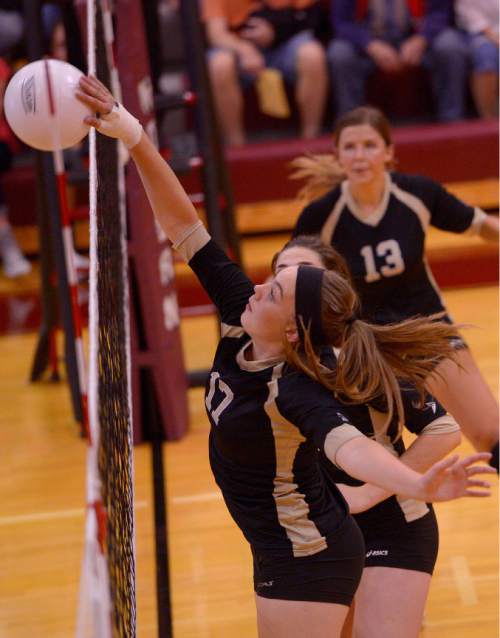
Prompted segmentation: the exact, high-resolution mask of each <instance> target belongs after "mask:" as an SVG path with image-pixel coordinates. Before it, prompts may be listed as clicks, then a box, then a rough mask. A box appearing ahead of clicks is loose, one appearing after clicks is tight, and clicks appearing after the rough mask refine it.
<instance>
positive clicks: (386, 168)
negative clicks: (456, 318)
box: [294, 107, 499, 471]
mask: <svg viewBox="0 0 500 638" xmlns="http://www.w3.org/2000/svg"><path fill="white" fill-rule="evenodd" d="M333 136H334V154H333V155H330V156H316V157H314V156H313V157H309V158H307V157H306V158H299V160H296V162H295V164H296V166H297V167H298V169H299V170H298V171H297V173H296V176H297V177H302V178H308V179H309V181H308V183H307V184H306V187H305V189H303V191H302V192H303V193H305V195H306V196H309V197H311V196H313V197H318V194H319V193H325V192H326V191H327V192H326V194H323V195H322V196H321V197H319V198H317V199H315V200H314V201H312V202H311V203H310V204H309V205H308V206H307V207H306V208H305V209H304V210H303V211H302V213H301V215H300V217H299V219H298V221H297V224H296V226H295V229H294V235H303V234H313V235H314V234H319V235H320V236H321V238H322V239H323V241H324V242H325V243H328V244H332V246H334V248H336V249H337V250H338V251H339V253H340V254H341V255H342V256H343V257H344V258H345V260H346V262H347V265H348V267H349V270H350V271H351V274H352V277H353V280H354V285H355V288H356V290H357V292H358V294H359V296H360V299H361V314H362V317H363V318H366V319H368V320H369V321H373V322H375V323H380V324H387V323H391V322H394V321H401V320H404V319H407V318H409V317H413V316H417V315H421V316H422V315H423V316H429V315H433V314H435V313H440V312H444V311H445V310H446V308H445V306H444V302H443V299H442V298H441V294H440V291H439V289H438V287H437V285H436V282H435V281H434V278H433V276H432V273H431V271H430V270H429V267H428V264H427V261H426V259H425V254H424V245H425V237H426V232H427V228H428V226H429V225H432V226H435V227H436V228H440V229H442V230H447V231H450V232H455V233H465V232H468V233H476V234H478V235H479V236H480V237H482V238H483V239H485V240H488V241H496V242H498V237H499V222H498V217H496V216H493V215H487V214H486V213H485V212H483V211H481V210H480V209H478V208H472V207H470V206H467V205H466V204H464V203H463V202H461V201H460V200H458V199H457V198H456V197H454V196H452V195H451V194H450V193H448V192H447V191H446V190H445V189H444V188H443V187H442V186H441V185H440V184H438V183H437V182H435V181H433V180H431V179H428V178H426V177H421V176H416V175H406V174H403V173H398V172H392V171H391V170H390V168H391V166H392V164H393V160H394V149H393V145H392V141H391V131H390V127H389V123H388V121H387V119H386V118H385V117H384V115H383V114H382V113H381V112H380V111H379V110H378V109H375V108H372V107H359V108H357V109H354V110H352V111H350V112H348V113H346V114H345V115H343V116H342V117H341V118H339V120H338V121H337V123H336V125H335V128H334V134H333ZM444 321H447V322H449V323H451V319H450V318H449V317H448V316H446V317H445V318H444ZM455 345H456V350H457V353H456V357H455V359H454V360H451V359H446V360H444V361H443V362H442V363H440V364H439V366H437V369H436V374H433V375H432V376H431V377H430V378H429V379H428V381H427V387H428V389H429V391H430V392H431V394H433V395H434V396H435V397H436V398H437V399H438V400H439V401H440V402H441V403H442V405H443V406H444V407H445V408H446V409H447V410H448V411H449V412H450V413H451V414H453V416H454V417H455V419H456V420H457V422H458V424H459V425H460V427H461V429H462V431H463V433H464V434H465V436H466V437H467V438H468V439H469V440H470V441H471V443H472V444H473V445H474V447H475V448H476V449H477V450H491V452H492V460H491V464H492V465H493V466H494V467H495V468H496V469H497V471H498V425H499V418H498V417H499V414H498V402H497V401H496V399H495V398H494V396H493V394H492V392H491V390H490V389H489V388H488V386H487V384H486V382H485V381H484V379H483V377H482V376H481V373H480V371H479V369H478V367H477V364H476V362H475V361H474V359H473V357H472V354H471V352H470V350H469V349H468V347H467V345H466V344H465V343H464V341H463V340H462V339H460V338H458V339H456V340H455Z"/></svg>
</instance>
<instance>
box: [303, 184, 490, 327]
mask: <svg viewBox="0 0 500 638" xmlns="http://www.w3.org/2000/svg"><path fill="white" fill-rule="evenodd" d="M483 214H484V213H482V211H479V209H474V208H471V207H470V206H467V205H465V204H464V203H463V202H461V201H460V200H458V199H457V198H456V197H454V196H453V195H451V194H450V193H448V192H447V191H446V190H445V189H444V188H443V187H442V186H441V185H440V184H438V183H437V182H434V181H433V180H431V179H428V178H426V177H421V176H416V175H404V174H401V173H391V174H387V178H386V187H385V192H384V196H383V199H382V202H381V204H380V206H379V208H378V210H376V211H374V212H373V213H372V215H370V217H369V218H362V217H361V216H360V215H359V213H358V212H357V206H356V202H355V201H354V200H353V198H352V196H351V194H350V191H349V188H348V184H347V182H343V183H341V184H340V185H339V186H337V187H336V188H335V189H333V190H332V191H330V192H329V193H327V194H326V195H325V196H323V197H322V198H320V199H317V200H315V201H313V202H312V203H311V204H309V205H308V206H307V207H306V208H305V209H304V210H303V211H302V214H301V215H300V217H299V219H298V222H297V225H296V226H295V229H294V233H293V234H294V236H297V235H304V234H305V235H308V234H309V235H310V234H320V235H321V238H322V239H323V241H324V242H325V243H328V244H332V246H333V247H334V248H336V249H337V250H338V251H339V252H340V253H341V254H342V255H343V257H344V258H345V259H346V261H347V264H348V266H349V269H350V271H351V273H352V276H353V281H354V284H355V287H356V289H357V291H358V294H359V296H360V299H361V304H362V316H363V317H364V318H367V319H370V320H372V321H375V322H379V323H387V322H390V321H397V320H401V319H405V318H408V317H412V316H415V315H430V314H433V313H437V312H442V311H443V310H444V309H445V308H444V305H443V301H442V299H441V296H440V293H439V289H438V287H437V285H436V283H435V281H434V278H433V276H432V273H431V271H430V269H429V267H428V264H427V261H426V258H425V254H424V247H425V236H426V230H427V227H428V226H429V224H430V225H432V226H435V227H436V228H440V229H441V230H447V231H451V232H454V233H463V232H465V231H467V230H468V229H469V228H471V226H472V225H473V222H475V220H477V219H478V218H479V217H480V216H481V215H483Z"/></svg>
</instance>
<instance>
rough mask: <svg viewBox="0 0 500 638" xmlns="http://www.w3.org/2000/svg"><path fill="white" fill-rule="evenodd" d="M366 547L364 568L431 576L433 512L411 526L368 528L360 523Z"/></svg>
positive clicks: (436, 536) (435, 535)
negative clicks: (419, 573)
mask: <svg viewBox="0 0 500 638" xmlns="http://www.w3.org/2000/svg"><path fill="white" fill-rule="evenodd" d="M355 518H356V520H358V522H359V523H360V527H361V529H362V531H363V536H364V539H365V545H366V557H365V567H394V568H399V569H410V570H413V571H417V572H425V573H427V574H432V572H433V570H434V565H435V564H436V559H437V554H438V548H439V530H438V524H437V521H436V515H435V514H434V510H433V509H432V507H430V506H429V512H427V514H425V515H424V516H422V518H418V519H417V520H415V521H412V522H411V523H408V522H406V521H395V520H394V518H392V526H391V525H390V522H389V521H390V520H391V519H389V520H388V521H387V523H388V524H383V525H379V526H376V525H370V524H369V523H368V522H366V524H365V523H364V522H363V521H361V520H359V515H357V516H355Z"/></svg>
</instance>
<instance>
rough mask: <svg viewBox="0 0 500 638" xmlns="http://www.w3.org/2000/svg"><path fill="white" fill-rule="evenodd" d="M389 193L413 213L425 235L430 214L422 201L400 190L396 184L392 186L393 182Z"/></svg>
mask: <svg viewBox="0 0 500 638" xmlns="http://www.w3.org/2000/svg"><path fill="white" fill-rule="evenodd" d="M391 192H392V194H393V195H394V197H396V198H397V199H399V201H400V202H403V204H405V205H406V206H407V207H408V208H409V209H410V210H411V211H413V212H414V213H415V215H416V216H417V217H418V219H419V220H420V224H421V226H422V230H423V231H424V233H425V232H426V231H427V228H428V227H429V224H430V223H431V213H430V211H429V209H428V208H427V206H426V205H425V204H424V203H423V201H422V200H421V199H419V198H418V197H416V196H415V195H412V194H411V193H408V192H407V191H404V190H402V189H401V188H400V187H399V186H398V185H397V184H394V182H393V183H392V185H391Z"/></svg>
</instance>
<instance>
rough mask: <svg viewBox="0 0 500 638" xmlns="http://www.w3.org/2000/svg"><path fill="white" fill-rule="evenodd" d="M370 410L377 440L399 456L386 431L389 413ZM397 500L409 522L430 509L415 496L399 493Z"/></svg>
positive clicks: (420, 516) (370, 408)
mask: <svg viewBox="0 0 500 638" xmlns="http://www.w3.org/2000/svg"><path fill="white" fill-rule="evenodd" d="M368 412H369V413H370V419H371V422H372V426H373V431H374V433H375V437H374V438H375V441H377V443H380V445H382V446H383V447H384V448H385V449H386V450H387V451H388V452H390V453H391V454H392V455H393V456H395V457H396V458H397V457H398V453H397V452H396V450H395V449H394V445H393V444H392V441H391V439H390V437H389V436H388V435H387V434H386V432H385V429H386V428H385V422H386V419H387V414H384V413H383V412H379V411H378V410H374V409H373V408H372V407H370V406H368ZM396 500H397V501H398V503H399V506H400V508H401V510H402V512H403V515H404V517H405V520H406V522H407V523H411V522H412V521H416V520H417V519H419V518H422V516H425V515H426V514H427V512H428V511H429V508H428V507H427V505H426V504H425V503H424V502H423V501H416V500H415V499H413V498H403V497H400V496H397V495H396Z"/></svg>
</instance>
